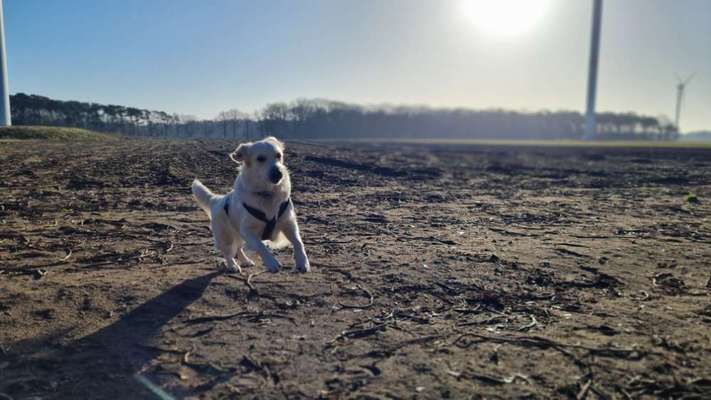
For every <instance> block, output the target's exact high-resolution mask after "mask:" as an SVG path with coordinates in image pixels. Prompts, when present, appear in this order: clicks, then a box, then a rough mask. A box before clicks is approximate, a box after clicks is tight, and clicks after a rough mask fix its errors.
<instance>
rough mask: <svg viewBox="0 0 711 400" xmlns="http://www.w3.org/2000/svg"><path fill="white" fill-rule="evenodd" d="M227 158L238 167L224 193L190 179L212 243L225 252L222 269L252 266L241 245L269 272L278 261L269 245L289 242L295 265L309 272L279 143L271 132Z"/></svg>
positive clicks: (279, 266) (274, 267)
mask: <svg viewBox="0 0 711 400" xmlns="http://www.w3.org/2000/svg"><path fill="white" fill-rule="evenodd" d="M230 158H231V159H232V161H234V162H236V163H237V164H239V165H240V168H239V174H238V175H237V179H235V183H234V186H233V187H232V190H231V191H230V192H229V193H227V194H225V195H219V194H214V193H212V191H210V189H208V188H207V187H206V186H205V185H203V184H202V183H201V182H200V181H199V180H197V179H195V180H194V181H193V184H192V192H193V196H194V197H195V200H196V201H197V204H198V205H199V206H200V208H202V209H203V210H205V212H206V213H207V216H208V217H209V218H210V229H211V230H212V236H213V239H214V240H215V247H216V248H217V250H219V251H220V253H222V255H223V256H224V257H225V263H226V270H227V272H240V273H241V272H242V268H241V266H253V265H254V262H253V261H252V260H250V259H249V258H248V257H247V255H246V254H245V253H244V245H245V244H246V246H247V248H248V249H251V250H254V251H256V252H257V254H259V256H260V257H261V259H262V262H263V263H264V266H265V267H266V268H267V270H268V271H269V272H278V271H279V269H280V268H281V264H279V261H277V259H276V258H275V257H274V255H273V254H272V253H271V251H270V250H269V247H271V248H280V247H284V246H285V245H288V243H289V242H290V243H291V245H292V246H293V247H294V263H295V264H296V268H297V269H298V270H299V271H300V272H308V271H309V270H310V269H311V266H310V264H309V258H308V257H307V256H306V251H305V250H304V243H303V241H302V240H301V235H300V234H299V225H298V223H297V221H296V212H295V210H294V203H292V201H291V181H290V179H289V171H288V170H287V169H286V166H285V165H284V144H283V143H282V142H280V141H279V140H278V139H276V138H275V137H268V138H265V139H263V140H260V141H258V142H254V143H252V142H250V143H243V144H240V145H239V147H237V149H236V150H235V151H234V152H233V153H231V154H230ZM267 245H268V246H269V247H267ZM235 257H236V258H237V262H236V261H235Z"/></svg>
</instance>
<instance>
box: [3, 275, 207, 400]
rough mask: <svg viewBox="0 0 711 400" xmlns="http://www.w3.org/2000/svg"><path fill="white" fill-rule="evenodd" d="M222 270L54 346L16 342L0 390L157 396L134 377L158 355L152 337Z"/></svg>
mask: <svg viewBox="0 0 711 400" xmlns="http://www.w3.org/2000/svg"><path fill="white" fill-rule="evenodd" d="M219 274H220V273H219V272H213V273H209V274H206V275H202V276H199V277H197V278H192V279H188V280H186V281H184V282H182V283H180V284H178V285H176V286H174V287H172V288H171V289H170V290H168V291H167V292H165V293H162V294H161V295H159V296H156V297H154V298H152V299H151V300H149V301H147V302H146V303H144V304H142V305H140V306H139V307H137V308H136V309H134V310H133V311H131V312H129V313H128V314H126V315H124V316H122V317H121V318H120V319H119V320H118V321H116V322H114V323H113V324H111V325H108V326H106V327H104V328H102V329H100V330H98V331H97V332H95V333H93V334H91V335H88V336H85V337H83V338H81V339H79V340H78V341H76V342H73V343H71V344H69V345H59V346H57V347H56V348H50V346H51V345H50V343H51V342H52V339H51V338H43V339H42V340H35V341H27V342H25V343H18V344H16V345H14V346H13V348H12V349H11V350H10V351H8V354H7V356H8V357H7V359H8V360H9V367H10V368H6V370H9V372H6V373H3V370H2V369H0V392H2V393H7V394H8V395H10V396H13V397H15V398H18V397H23V398H24V397H31V396H37V395H39V396H40V397H42V398H47V397H49V398H131V399H142V398H155V395H154V394H151V392H150V391H148V390H147V389H146V388H145V387H143V385H141V384H140V383H139V382H138V381H137V380H136V379H135V378H134V375H135V374H136V373H137V372H138V371H139V370H140V368H141V367H142V366H144V365H145V364H146V363H148V362H149V361H151V360H152V359H153V358H154V357H155V356H156V352H155V350H151V348H150V344H151V343H150V342H151V339H153V338H154V337H156V336H157V335H158V334H159V332H160V329H161V328H162V327H163V326H164V325H165V324H167V323H168V321H170V320H171V319H173V318H174V317H176V316H177V315H178V314H180V313H181V312H182V311H183V310H185V309H186V308H187V307H188V306H189V305H190V304H192V303H193V302H194V301H196V300H197V299H199V298H200V297H201V296H202V294H203V292H204V291H205V289H206V288H207V287H208V286H209V284H210V281H212V279H213V278H214V277H216V276H218V275H219ZM58 336H60V335H58ZM3 382H4V383H3Z"/></svg>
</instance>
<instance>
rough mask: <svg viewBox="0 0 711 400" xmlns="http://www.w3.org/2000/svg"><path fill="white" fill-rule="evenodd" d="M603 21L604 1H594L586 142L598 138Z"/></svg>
mask: <svg viewBox="0 0 711 400" xmlns="http://www.w3.org/2000/svg"><path fill="white" fill-rule="evenodd" d="M601 21H602V0H593V15H592V34H591V39H590V65H589V67H588V97H587V107H586V111H585V119H586V122H585V134H584V135H583V139H584V140H593V139H595V137H596V136H597V129H596V126H595V96H596V92H597V64H598V58H599V54H600V24H601Z"/></svg>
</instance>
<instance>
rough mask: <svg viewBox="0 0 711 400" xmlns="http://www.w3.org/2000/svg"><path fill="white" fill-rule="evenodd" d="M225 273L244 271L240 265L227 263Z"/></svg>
mask: <svg viewBox="0 0 711 400" xmlns="http://www.w3.org/2000/svg"><path fill="white" fill-rule="evenodd" d="M224 271H225V273H227V274H241V273H242V268H240V267H239V265H236V264H235V265H226V266H225V269H224Z"/></svg>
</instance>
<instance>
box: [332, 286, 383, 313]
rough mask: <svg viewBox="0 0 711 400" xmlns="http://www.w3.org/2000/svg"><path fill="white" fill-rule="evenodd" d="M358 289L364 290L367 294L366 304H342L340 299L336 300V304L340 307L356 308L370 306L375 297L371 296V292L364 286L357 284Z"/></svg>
mask: <svg viewBox="0 0 711 400" xmlns="http://www.w3.org/2000/svg"><path fill="white" fill-rule="evenodd" d="M357 287H358V289H360V290H362V291H363V292H365V294H367V295H368V298H369V300H368V304H365V305H358V304H343V303H341V302H340V301H339V302H338V305H339V306H341V307H342V308H357V309H365V308H370V307H371V306H372V305H373V302H374V301H375V298H374V297H373V294H372V293H370V292H369V291H368V289H366V288H364V287H363V286H361V285H358V286H357Z"/></svg>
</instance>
